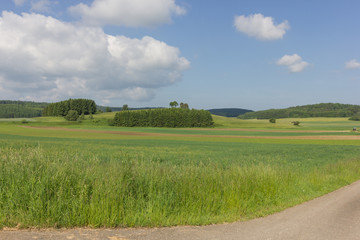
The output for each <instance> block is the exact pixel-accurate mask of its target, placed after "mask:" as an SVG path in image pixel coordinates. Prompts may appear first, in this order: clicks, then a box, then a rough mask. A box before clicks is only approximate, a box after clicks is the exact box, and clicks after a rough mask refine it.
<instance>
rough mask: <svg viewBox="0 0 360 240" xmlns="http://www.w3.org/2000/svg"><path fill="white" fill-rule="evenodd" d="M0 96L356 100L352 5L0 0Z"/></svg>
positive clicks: (359, 58) (359, 37) (264, 102)
mask: <svg viewBox="0 0 360 240" xmlns="http://www.w3.org/2000/svg"><path fill="white" fill-rule="evenodd" d="M0 8H1V11H2V13H1V16H0V36H1V37H0V56H1V58H0V94H1V95H2V97H1V98H2V99H15V100H18V99H20V100H32V101H47V102H54V101H59V100H64V99H68V98H70V97H71V98H91V99H94V100H95V101H96V102H97V103H98V104H102V105H109V106H122V105H123V104H128V105H129V106H130V107H141V106H167V105H168V103H169V102H170V101H173V100H176V101H178V102H187V103H188V104H189V105H190V107H193V108H204V109H208V108H222V107H239V108H247V109H252V110H262V109H269V108H282V107H289V106H296V105H304V104H314V103H321V102H340V103H349V104H360V102H359V97H358V92H359V89H360V47H359V42H360V31H359V30H358V29H359V26H358V25H359V23H360V15H359V14H358V13H359V11H360V2H359V1H357V0H344V1H322V0H318V1H308V0H304V1H288V0H278V1H266V0H264V1H256V0H252V1H250V0H248V1H237V0H227V1H220V0H192V1H190V0H177V1H174V0H72V1H70V0H63V1H49V0H6V1H1V3H0Z"/></svg>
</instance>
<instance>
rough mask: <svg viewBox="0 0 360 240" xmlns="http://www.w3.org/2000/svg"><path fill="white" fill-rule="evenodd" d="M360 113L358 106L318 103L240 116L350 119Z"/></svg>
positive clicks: (252, 117) (246, 117)
mask: <svg viewBox="0 0 360 240" xmlns="http://www.w3.org/2000/svg"><path fill="white" fill-rule="evenodd" d="M358 113H360V105H351V104H341V103H319V104H312V105H304V106H296V107H289V108H284V109H269V110H264V111H256V112H249V113H245V114H243V115H240V116H239V117H238V118H241V119H270V118H307V117H352V116H354V115H356V114H358Z"/></svg>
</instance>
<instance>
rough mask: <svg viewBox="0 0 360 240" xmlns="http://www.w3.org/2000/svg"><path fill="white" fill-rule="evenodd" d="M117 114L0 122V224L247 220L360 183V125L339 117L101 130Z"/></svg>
mask: <svg viewBox="0 0 360 240" xmlns="http://www.w3.org/2000/svg"><path fill="white" fill-rule="evenodd" d="M113 116H114V113H106V114H100V115H94V119H92V120H85V121H83V122H81V123H68V122H66V121H65V120H63V118H55V117H46V118H34V119H31V121H26V122H24V121H21V120H17V121H4V120H1V121H0V228H1V227H20V228H21V227H39V228H42V227H82V226H89V227H139V226H148V227H154V226H173V225H204V224H213V223H223V222H231V221H237V220H247V219H251V218H256V217H260V216H265V215H269V214H271V213H274V212H277V211H281V210H283V209H285V208H288V207H291V206H294V205H296V204H299V203H302V202H304V201H307V200H310V199H313V198H315V197H317V196H321V195H323V194H326V193H328V192H330V191H333V190H335V189H338V188H340V187H342V186H345V185H347V184H349V183H351V182H354V181H356V180H358V179H360V134H359V133H358V132H352V131H351V130H352V128H353V127H358V128H359V127H360V126H357V125H356V124H357V122H352V121H348V120H347V119H345V118H309V119H278V120H277V122H276V123H275V124H272V123H269V122H268V121H266V120H240V119H235V118H224V117H218V116H213V117H214V121H215V127H214V128H206V129H205V128H194V129H190V128H175V129H169V128H120V127H113V126H109V125H108V124H107V120H108V119H111V118H112V117H113ZM294 120H298V121H300V126H298V127H297V126H293V125H292V124H291V121H294Z"/></svg>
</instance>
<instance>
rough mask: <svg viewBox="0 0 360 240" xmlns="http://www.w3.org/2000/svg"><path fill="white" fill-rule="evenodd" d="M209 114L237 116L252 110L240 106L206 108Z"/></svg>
mask: <svg viewBox="0 0 360 240" xmlns="http://www.w3.org/2000/svg"><path fill="white" fill-rule="evenodd" d="M208 111H209V112H210V113H211V114H214V115H219V116H223V117H237V116H239V115H241V114H244V113H247V112H253V111H252V110H248V109H242V108H216V109H209V110H208Z"/></svg>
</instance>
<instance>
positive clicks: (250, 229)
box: [0, 181, 360, 240]
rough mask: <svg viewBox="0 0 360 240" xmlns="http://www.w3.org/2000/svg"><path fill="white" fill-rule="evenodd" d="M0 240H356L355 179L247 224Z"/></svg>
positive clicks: (358, 192)
mask: <svg viewBox="0 0 360 240" xmlns="http://www.w3.org/2000/svg"><path fill="white" fill-rule="evenodd" d="M0 239H1V240H32V239H41V240H42V239H54V240H60V239H61V240H63V239H66V240H67V239H74V240H75V239H78V240H100V239H101V240H103V239H107V240H127V239H129V240H130V239H131V240H132V239H139V240H143V239H147V240H157V239H159V240H160V239H161V240H163V239H169V240H183V239H189V240H192V239H194V240H202V239H204V240H205V239H206V240H215V239H216V240H217V239H218V240H233V239H236V240H238V239H246V240H247V239H251V240H252V239H261V240H273V239H276V240H278V239H286V240H289V239H292V240H293V239H294V240H297V239H304V240H305V239H306V240H311V239H316V240H325V239H326V240H331V239H341V240H355V239H356V240H360V181H358V182H355V183H353V184H351V185H349V186H346V187H344V188H341V189H339V190H337V191H335V192H332V193H330V194H328V195H325V196H323V197H320V198H317V199H314V200H312V201H309V202H306V203H303V204H301V205H298V206H295V207H293V208H289V209H287V210H285V211H283V212H280V213H277V214H274V215H271V216H268V217H265V218H259V219H254V220H251V221H247V222H235V223H231V224H221V225H211V226H204V227H191V226H185V227H171V228H154V229H146V228H145V229H98V230H94V229H70V230H52V229H47V230H40V231H39V230H36V231H35V230H20V231H19V230H2V231H0Z"/></svg>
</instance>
